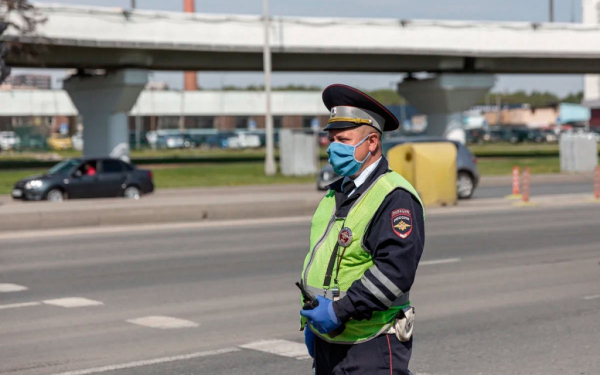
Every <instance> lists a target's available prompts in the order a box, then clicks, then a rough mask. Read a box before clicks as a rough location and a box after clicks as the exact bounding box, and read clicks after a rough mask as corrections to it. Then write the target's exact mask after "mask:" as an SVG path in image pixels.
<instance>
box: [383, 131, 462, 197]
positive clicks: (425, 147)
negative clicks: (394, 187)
mask: <svg viewBox="0 0 600 375" xmlns="http://www.w3.org/2000/svg"><path fill="white" fill-rule="evenodd" d="M387 159H388V161H389V163H390V168H391V169H392V170H393V171H396V172H398V173H400V174H401V175H402V176H404V178H406V179H407V180H408V181H409V182H410V183H411V184H412V185H413V186H414V187H415V189H416V190H417V192H418V193H419V195H420V196H421V200H423V204H424V205H425V206H449V205H455V204H456V203H457V196H456V146H455V145H454V143H452V142H431V143H425V142H424V143H405V144H401V145H398V146H395V147H393V148H391V149H390V150H389V151H388V153H387Z"/></svg>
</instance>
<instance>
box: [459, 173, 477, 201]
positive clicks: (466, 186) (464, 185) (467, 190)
mask: <svg viewBox="0 0 600 375" xmlns="http://www.w3.org/2000/svg"><path fill="white" fill-rule="evenodd" d="M474 191H475V181H474V180H473V177H471V175H470V174H469V173H467V172H458V176H456V194H457V195H458V199H469V198H471V196H472V195H473V192H474Z"/></svg>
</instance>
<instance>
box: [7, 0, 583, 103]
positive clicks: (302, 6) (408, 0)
mask: <svg viewBox="0 0 600 375" xmlns="http://www.w3.org/2000/svg"><path fill="white" fill-rule="evenodd" d="M549 1H550V0H301V1H298V0H270V7H271V15H274V16H310V17H363V18H397V19H448V20H490V21H527V22H545V21H547V20H548V17H549ZM36 2H39V3H57V2H60V3H62V4H74V5H93V6H107V7H122V8H129V7H131V0H54V1H52V0H37V1H36ZM135 2H136V6H137V7H138V8H140V9H152V10H168V11H181V10H182V8H183V0H136V1H135ZM554 9H555V10H554V12H555V20H556V21H557V22H573V21H574V22H581V0H554ZM196 11H197V12H199V13H221V14H223V13H224V14H261V13H262V1H261V0H196ZM30 71H32V69H15V70H14V71H13V74H19V73H23V72H30ZM35 71H36V72H40V70H35ZM43 72H48V73H50V74H51V75H52V76H53V86H54V87H57V88H58V87H61V86H62V78H63V77H64V72H63V71H62V70H43ZM198 77H199V79H198V80H199V84H200V86H201V87H202V88H205V89H211V88H219V87H222V86H225V85H227V86H231V85H233V86H247V85H251V84H253V85H261V84H263V82H264V78H263V75H262V74H261V73H257V72H252V73H246V72H232V73H220V72H199V73H198ZM151 79H152V80H156V81H166V82H167V83H168V84H169V86H170V87H171V88H173V89H181V87H182V86H183V77H182V73H180V72H153V73H152V74H151ZM400 79H401V77H400V75H398V74H366V73H278V72H275V73H273V78H272V81H273V85H274V86H283V85H287V84H296V85H316V86H320V87H325V86H327V85H328V84H331V83H345V84H348V85H352V86H356V87H360V88H362V89H366V90H371V89H377V88H393V87H394V86H395V84H396V83H397V82H398V81H399V80H400ZM582 88H583V77H582V76H581V75H498V76H497V79H496V86H495V87H494V89H493V90H494V91H515V90H525V91H532V90H537V91H551V92H554V93H556V94H558V95H560V96H564V95H567V94H568V93H571V92H577V91H581V90H582Z"/></svg>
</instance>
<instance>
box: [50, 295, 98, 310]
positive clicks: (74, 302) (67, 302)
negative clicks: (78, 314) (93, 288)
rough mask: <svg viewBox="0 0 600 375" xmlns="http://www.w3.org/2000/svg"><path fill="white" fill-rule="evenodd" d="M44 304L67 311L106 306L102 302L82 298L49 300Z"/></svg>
mask: <svg viewBox="0 0 600 375" xmlns="http://www.w3.org/2000/svg"><path fill="white" fill-rule="evenodd" d="M42 302H43V303H45V304H46V305H52V306H60V307H65V308H67V309H71V308H75V307H87V306H100V305H104V303H102V302H100V301H94V300H92V299H87V298H81V297H67V298H57V299H48V300H45V301H42Z"/></svg>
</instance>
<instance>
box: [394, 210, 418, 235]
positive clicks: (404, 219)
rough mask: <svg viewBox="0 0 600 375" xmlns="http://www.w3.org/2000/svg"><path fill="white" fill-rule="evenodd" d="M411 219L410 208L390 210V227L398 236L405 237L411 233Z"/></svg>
mask: <svg viewBox="0 0 600 375" xmlns="http://www.w3.org/2000/svg"><path fill="white" fill-rule="evenodd" d="M412 227H413V220H412V214H411V213H410V210H407V209H405V208H398V209H396V210H393V211H392V229H393V230H394V233H396V234H397V235H398V237H400V238H402V239H405V238H407V237H408V236H410V234H411V233H412Z"/></svg>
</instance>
